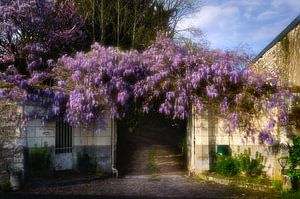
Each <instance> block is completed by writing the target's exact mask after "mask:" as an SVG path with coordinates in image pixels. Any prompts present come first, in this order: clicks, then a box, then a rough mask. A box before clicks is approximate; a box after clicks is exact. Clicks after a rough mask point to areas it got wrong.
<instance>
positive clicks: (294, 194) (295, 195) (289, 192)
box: [282, 190, 300, 199]
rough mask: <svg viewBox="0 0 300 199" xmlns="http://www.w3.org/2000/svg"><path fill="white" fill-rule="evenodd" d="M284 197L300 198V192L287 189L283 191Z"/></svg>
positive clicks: (289, 198)
mask: <svg viewBox="0 0 300 199" xmlns="http://www.w3.org/2000/svg"><path fill="white" fill-rule="evenodd" d="M282 198H285V199H297V198H300V192H299V191H294V190H285V191H283V192H282Z"/></svg>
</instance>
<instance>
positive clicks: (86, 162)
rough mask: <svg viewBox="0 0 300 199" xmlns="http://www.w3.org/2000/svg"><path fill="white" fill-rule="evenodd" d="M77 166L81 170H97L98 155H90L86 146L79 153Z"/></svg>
mask: <svg viewBox="0 0 300 199" xmlns="http://www.w3.org/2000/svg"><path fill="white" fill-rule="evenodd" d="M77 167H78V170H79V171H80V172H96V169H97V157H96V155H93V156H90V155H89V154H88V152H87V150H86V148H84V149H83V150H82V151H81V152H78V153H77Z"/></svg>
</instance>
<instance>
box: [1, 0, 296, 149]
mask: <svg viewBox="0 0 300 199" xmlns="http://www.w3.org/2000/svg"><path fill="white" fill-rule="evenodd" d="M25 2H26V1H25ZM28 2H29V3H28V4H25V5H23V6H25V7H26V6H29V5H30V3H32V4H33V5H35V6H37V8H36V10H39V9H38V6H44V7H45V8H48V11H47V9H45V12H34V13H35V14H36V15H37V16H36V18H34V19H35V20H27V21H28V27H26V28H25V30H31V28H32V27H33V26H35V24H36V26H42V24H43V23H44V21H43V20H50V19H49V16H51V15H50V14H52V15H55V12H54V11H53V10H52V8H53V7H52V6H51V5H50V3H49V2H48V1H46V0H39V1H37V0H36V1H29V0H28ZM13 6H19V5H18V4H12V5H11V6H10V7H7V6H6V7H1V6H0V10H3V9H4V8H5V9H6V10H5V9H4V11H5V13H7V14H4V15H3V16H1V18H0V25H1V26H2V28H6V29H7V30H6V31H4V32H5V33H10V32H13V30H14V31H15V33H14V34H16V32H18V29H10V28H13V27H18V25H19V26H21V25H22V24H18V23H19V22H20V20H23V19H22V17H23V16H27V15H28V16H30V15H31V14H32V12H33V11H32V12H31V11H30V9H25V8H24V10H26V11H28V10H29V12H25V13H23V15H22V9H23V7H22V6H20V7H17V8H18V9H19V10H21V11H19V12H12V11H11V10H10V9H9V8H11V9H12V10H13V9H16V8H14V7H13ZM47 6H48V7H47ZM60 6H63V5H60ZM72 6H73V4H72V1H71V0H70V1H69V4H68V6H67V5H65V7H62V8H59V9H60V12H61V13H60V16H64V14H63V13H64V12H63V11H62V10H63V9H70V8H72ZM72 9H73V8H72ZM72 9H71V10H72ZM47 12H48V13H50V14H49V15H47V14H46V13H47ZM15 13H21V15H17V16H21V17H20V19H19V18H16V19H18V20H16V21H9V20H8V21H7V19H11V18H13V17H12V16H11V15H12V14H15ZM30 13H31V14H30ZM66 13H67V12H66ZM8 16H9V17H8ZM28 19H30V17H29V18H28ZM53 19H56V20H57V19H60V20H61V21H51V22H50V23H51V24H56V25H53V27H52V28H51V30H53V31H52V32H51V31H50V32H47V33H46V32H38V34H37V37H36V38H35V40H33V41H32V42H31V41H30V42H27V44H26V45H25V44H24V43H22V42H21V41H22V40H21V41H20V42H19V43H16V44H18V46H16V47H18V48H17V49H16V48H11V46H13V43H9V42H11V41H10V40H9V39H8V40H4V41H6V42H8V44H9V45H8V44H5V45H4V47H7V48H2V49H1V50H2V51H3V52H5V53H2V54H1V56H0V65H1V64H2V65H3V66H5V72H3V73H0V80H1V88H0V99H5V100H13V101H18V102H20V103H22V104H24V105H30V104H34V105H37V106H40V107H43V108H44V110H45V111H44V112H43V114H42V115H40V117H42V118H43V119H45V120H51V119H54V118H56V117H60V116H64V118H65V120H66V121H68V122H69V123H70V124H72V125H73V126H76V125H88V124H89V123H91V122H94V121H95V120H99V121H102V122H103V121H104V113H105V112H106V111H109V112H110V113H111V116H112V118H115V119H121V118H123V117H126V113H127V112H128V109H129V105H130V104H132V103H135V105H136V107H138V108H139V110H140V111H141V112H143V113H148V112H149V111H157V112H159V113H161V114H164V115H165V116H167V117H171V118H174V119H186V118H188V117H189V116H190V115H191V112H192V110H195V111H196V112H197V113H201V111H204V110H206V109H208V108H210V109H213V110H214V112H215V113H216V115H218V116H219V117H222V118H224V128H225V131H226V132H234V131H236V130H241V132H243V133H244V134H245V136H254V135H258V137H259V139H260V141H261V142H267V143H272V142H273V138H272V132H274V130H275V129H276V126H277V125H285V124H286V123H287V120H288V117H287V115H288V113H287V101H288V99H289V98H290V97H291V95H290V93H289V92H288V90H286V89H284V88H282V87H280V85H279V83H278V82H277V80H276V79H275V78H274V77H272V76H271V75H269V74H268V73H267V72H265V73H261V74H256V73H255V72H253V70H252V69H251V64H250V62H249V59H248V58H247V57H246V56H244V55H240V54H238V53H237V52H235V51H221V50H211V49H210V48H209V47H207V46H206V45H203V44H198V45H190V44H188V43H185V42H175V41H174V40H172V39H170V38H167V37H166V36H165V35H164V34H159V35H158V36H157V39H156V41H155V42H154V43H153V44H152V45H151V46H149V47H148V48H147V49H146V50H144V51H143V52H139V51H136V50H130V51H121V50H119V49H118V48H115V47H103V46H101V45H100V44H98V43H95V44H93V45H92V46H91V50H90V51H89V52H86V53H84V52H77V53H76V55H75V56H73V57H72V56H68V55H64V56H62V57H61V58H59V59H58V60H57V61H56V59H55V58H57V57H59V55H60V54H61V53H62V52H67V51H66V50H65V48H64V47H67V46H68V45H70V46H72V45H73V44H76V43H77V42H78V41H80V40H81V39H82V37H83V35H82V34H83V33H82V32H81V30H80V27H81V25H82V23H83V21H82V20H83V19H82V18H81V17H80V16H78V15H76V13H74V14H73V18H68V17H67V18H63V17H62V18H61V17H54V18H53ZM63 20H66V21H64V22H65V23H66V24H67V25H68V26H65V29H61V26H58V23H61V22H62V21H63ZM25 21H26V20H25ZM7 24H10V25H9V26H7ZM24 25H26V23H25V24H24ZM19 28H21V27H19ZM38 29H39V30H40V29H41V30H43V29H44V28H43V27H41V28H38ZM54 30H57V31H54ZM9 36H10V37H11V35H7V34H4V35H2V37H4V38H9ZM42 38H43V39H42ZM65 42H67V43H65ZM25 43H26V42H25ZM23 44H24V45H23ZM8 47H9V48H8ZM18 49H19V50H18ZM52 51H55V52H56V53H55V55H53V56H52V55H51V56H49V54H51V53H52ZM15 52H16V53H15ZM16 54H17V55H22V56H23V57H22V58H24V59H25V60H26V63H25V66H26V74H23V73H22V72H20V70H19V69H18V68H17V67H16V66H17V63H16V60H17V59H18V58H19V57H15V55H16ZM48 58H52V59H48ZM53 58H54V59H53ZM45 66H46V68H45ZM28 117H29V118H30V117H37V113H35V112H33V113H32V114H29V115H27V118H28ZM261 118H266V120H267V122H266V123H263V124H258V123H259V122H257V121H259V120H261Z"/></svg>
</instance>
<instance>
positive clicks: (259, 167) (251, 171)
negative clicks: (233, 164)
mask: <svg viewBox="0 0 300 199" xmlns="http://www.w3.org/2000/svg"><path fill="white" fill-rule="evenodd" d="M238 160H239V167H240V170H241V172H243V173H244V174H245V175H246V176H247V177H251V178H253V177H258V176H260V175H261V174H262V173H263V169H264V165H263V162H264V157H263V156H262V155H261V154H260V153H258V152H256V154H255V158H251V151H250V148H249V149H248V150H245V151H244V153H242V154H239V155H238Z"/></svg>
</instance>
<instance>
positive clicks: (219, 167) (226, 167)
mask: <svg viewBox="0 0 300 199" xmlns="http://www.w3.org/2000/svg"><path fill="white" fill-rule="evenodd" d="M215 170H216V173H218V174H220V175H222V176H236V175H238V174H239V173H240V169H239V162H238V160H237V159H236V158H235V157H232V156H227V155H220V154H217V161H216V165H215Z"/></svg>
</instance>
